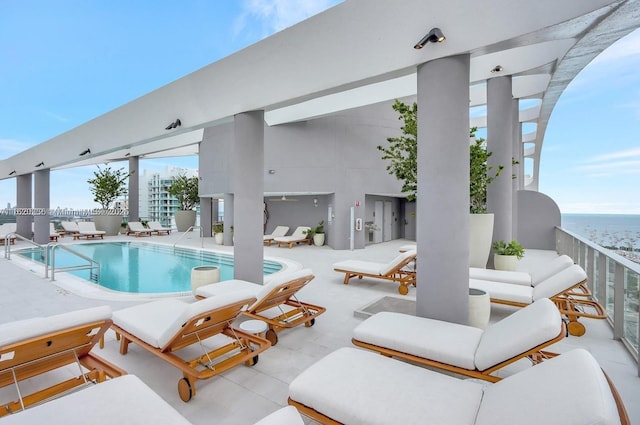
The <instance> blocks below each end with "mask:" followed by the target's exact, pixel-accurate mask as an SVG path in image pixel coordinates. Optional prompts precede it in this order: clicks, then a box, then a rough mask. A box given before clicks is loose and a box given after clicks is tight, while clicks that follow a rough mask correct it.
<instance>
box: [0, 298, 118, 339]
mask: <svg viewBox="0 0 640 425" xmlns="http://www.w3.org/2000/svg"><path fill="white" fill-rule="evenodd" d="M110 318H111V307H109V306H106V305H105V306H100V307H92V308H87V309H83V310H76V311H71V312H68V313H62V314H57V315H54V316H49V317H37V318H32V319H26V320H19V321H16V322H9V323H6V324H4V325H2V328H1V329H2V330H1V332H0V346H5V345H9V344H12V343H14V342H18V341H24V340H27V339H29V338H33V337H37V336H40V335H44V334H48V333H51V332H55V331H58V330H62V329H68V328H72V327H75V326H79V325H84V324H86V323H91V322H98V321H102V320H106V319H110Z"/></svg>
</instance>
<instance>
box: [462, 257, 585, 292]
mask: <svg viewBox="0 0 640 425" xmlns="http://www.w3.org/2000/svg"><path fill="white" fill-rule="evenodd" d="M573 264H574V263H573V260H572V259H571V257H569V256H568V255H560V256H558V257H556V258H554V259H553V260H551V261H549V262H547V263H545V264H542V265H540V266H539V267H537V268H535V269H534V270H531V272H529V273H527V272H513V271H505V270H493V269H482V268H478V267H469V278H471V279H479V280H490V281H492V282H504V283H514V284H517V285H525V286H536V285H538V284H539V283H540V282H542V281H544V280H546V279H548V278H550V277H551V276H553V275H554V274H556V273H559V272H561V271H562V270H564V269H566V268H568V267H570V266H572V265H573Z"/></svg>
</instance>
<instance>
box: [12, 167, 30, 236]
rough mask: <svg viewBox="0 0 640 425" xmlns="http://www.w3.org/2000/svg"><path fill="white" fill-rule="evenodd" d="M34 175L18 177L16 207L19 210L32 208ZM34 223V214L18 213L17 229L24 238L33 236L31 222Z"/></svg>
mask: <svg viewBox="0 0 640 425" xmlns="http://www.w3.org/2000/svg"><path fill="white" fill-rule="evenodd" d="M32 186H33V175H32V174H23V175H21V176H18V177H16V207H17V208H19V210H18V211H24V210H23V209H27V210H28V209H31V207H32V206H33V204H32V196H33V190H32ZM32 223H33V215H31V214H19V215H16V231H17V233H18V234H19V235H20V236H22V237H24V238H31V233H32V232H31V224H32Z"/></svg>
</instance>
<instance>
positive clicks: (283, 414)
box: [254, 406, 304, 425]
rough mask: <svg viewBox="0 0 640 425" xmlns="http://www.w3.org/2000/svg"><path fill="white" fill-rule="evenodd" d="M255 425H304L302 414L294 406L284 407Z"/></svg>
mask: <svg viewBox="0 0 640 425" xmlns="http://www.w3.org/2000/svg"><path fill="white" fill-rule="evenodd" d="M254 425H304V422H303V421H302V418H301V417H300V414H299V413H298V411H297V410H296V408H295V407H293V406H287V407H283V408H281V409H278V410H276V411H275V412H273V413H272V414H270V415H269V416H266V417H265V418H263V419H262V420H260V421H258V422H256V423H255V424H254Z"/></svg>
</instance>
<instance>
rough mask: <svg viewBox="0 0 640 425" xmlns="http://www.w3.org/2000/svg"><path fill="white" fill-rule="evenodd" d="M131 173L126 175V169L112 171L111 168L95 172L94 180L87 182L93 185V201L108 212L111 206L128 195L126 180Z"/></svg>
mask: <svg viewBox="0 0 640 425" xmlns="http://www.w3.org/2000/svg"><path fill="white" fill-rule="evenodd" d="M130 175H131V173H126V172H125V171H124V168H120V169H117V170H112V169H111V167H106V168H100V166H98V171H94V172H93V176H94V177H93V178H92V179H89V180H87V183H89V184H90V185H91V188H90V190H91V193H92V194H93V200H94V201H95V202H97V203H99V204H100V205H101V206H102V208H103V209H105V210H108V209H109V208H111V204H112V203H113V202H114V201H115V200H116V199H118V197H119V196H122V195H124V194H126V193H127V188H126V185H125V182H126V180H127V179H128V178H129V176H130Z"/></svg>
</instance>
